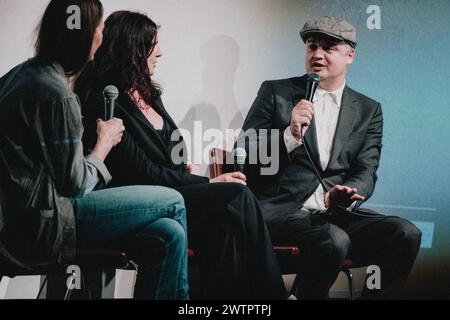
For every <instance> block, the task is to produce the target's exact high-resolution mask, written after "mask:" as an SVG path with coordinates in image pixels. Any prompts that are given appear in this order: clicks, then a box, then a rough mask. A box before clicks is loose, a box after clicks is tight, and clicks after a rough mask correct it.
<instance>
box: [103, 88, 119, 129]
mask: <svg viewBox="0 0 450 320" xmlns="http://www.w3.org/2000/svg"><path fill="white" fill-rule="evenodd" d="M118 96H119V90H118V89H117V88H116V87H115V86H107V87H105V89H104V90H103V98H104V99H105V121H108V120H111V119H112V118H114V103H115V102H116V99H117V97H118Z"/></svg>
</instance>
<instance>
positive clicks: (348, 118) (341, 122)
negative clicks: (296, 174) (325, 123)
mask: <svg viewBox="0 0 450 320" xmlns="http://www.w3.org/2000/svg"><path fill="white" fill-rule="evenodd" d="M357 111H358V108H357V99H356V98H355V96H354V95H353V94H352V92H351V90H350V89H349V88H348V87H345V89H344V92H343V94H342V102H341V111H340V113H339V119H338V123H337V127H336V133H335V135H334V141H333V147H332V150H331V157H330V161H329V163H328V166H330V165H332V164H333V162H335V161H336V160H337V158H338V157H339V154H340V153H341V151H342V148H343V146H344V145H345V143H346V142H347V141H348V137H349V135H350V133H351V132H352V128H353V124H354V122H355V119H356V117H355V113H356V112H357Z"/></svg>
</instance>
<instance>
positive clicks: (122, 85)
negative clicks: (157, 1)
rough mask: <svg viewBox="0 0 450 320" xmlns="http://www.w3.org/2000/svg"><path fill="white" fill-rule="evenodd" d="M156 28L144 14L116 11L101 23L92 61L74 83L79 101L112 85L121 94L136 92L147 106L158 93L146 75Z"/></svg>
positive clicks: (148, 72) (159, 90)
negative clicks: (100, 39)
mask: <svg viewBox="0 0 450 320" xmlns="http://www.w3.org/2000/svg"><path fill="white" fill-rule="evenodd" d="M157 33H158V25H156V24H155V23H154V22H153V21H152V20H151V19H150V18H149V17H147V16H146V15H145V14H141V13H137V12H130V11H116V12H114V13H112V14H111V15H110V16H109V17H108V18H107V19H106V21H105V29H104V31H103V42H102V45H101V46H100V48H99V49H98V51H97V53H96V54H95V59H94V61H93V62H91V63H90V64H89V65H88V67H87V68H86V69H85V70H83V72H82V74H81V75H80V77H79V78H78V80H77V81H76V83H75V92H76V93H77V94H78V95H79V96H80V98H81V99H82V100H86V99H88V98H89V96H90V90H92V89H95V90H99V89H102V88H103V87H104V86H106V85H110V84H112V85H115V86H116V87H117V88H118V89H119V91H120V92H122V93H127V94H129V93H132V92H133V91H135V90H136V91H137V92H139V94H140V96H141V98H142V99H143V100H144V101H145V102H147V103H148V104H149V105H150V104H151V103H152V101H153V99H154V98H155V97H157V96H159V95H160V94H161V89H160V88H159V86H158V85H157V84H155V83H154V82H153V81H152V79H151V76H150V70H149V68H148V64H147V59H148V57H149V56H150V54H151V53H152V52H153V50H154V49H155V46H156V44H157Z"/></svg>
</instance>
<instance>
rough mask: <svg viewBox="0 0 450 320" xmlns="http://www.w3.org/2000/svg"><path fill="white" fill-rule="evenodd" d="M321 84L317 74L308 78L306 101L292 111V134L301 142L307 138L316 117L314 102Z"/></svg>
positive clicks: (302, 101)
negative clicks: (306, 135) (307, 131)
mask: <svg viewBox="0 0 450 320" xmlns="http://www.w3.org/2000/svg"><path fill="white" fill-rule="evenodd" d="M319 83H320V76H319V75H318V74H317V73H312V74H310V75H309V76H308V80H307V81H306V95H305V99H303V100H301V101H300V102H299V103H297V105H296V106H295V107H294V109H292V114H291V133H292V135H293V136H294V137H295V138H296V139H297V140H301V139H303V137H304V136H305V133H306V130H308V128H309V125H310V124H311V121H312V120H313V117H314V108H313V104H312V100H313V97H314V94H315V92H316V89H317V87H318V86H319Z"/></svg>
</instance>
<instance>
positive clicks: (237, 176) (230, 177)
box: [209, 172, 247, 186]
mask: <svg viewBox="0 0 450 320" xmlns="http://www.w3.org/2000/svg"><path fill="white" fill-rule="evenodd" d="M246 180H247V178H246V177H245V175H244V174H243V173H241V172H231V173H224V174H222V175H220V176H218V177H215V178H214V179H211V180H209V182H211V183H219V182H233V183H240V184H243V185H244V186H245V185H247V183H246V182H245V181H246Z"/></svg>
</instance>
